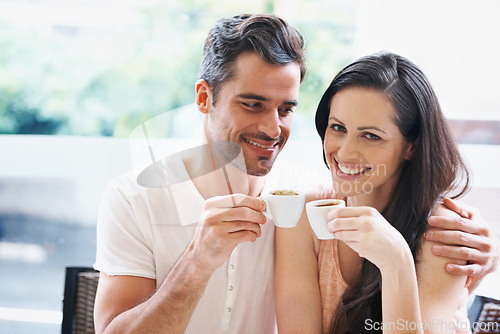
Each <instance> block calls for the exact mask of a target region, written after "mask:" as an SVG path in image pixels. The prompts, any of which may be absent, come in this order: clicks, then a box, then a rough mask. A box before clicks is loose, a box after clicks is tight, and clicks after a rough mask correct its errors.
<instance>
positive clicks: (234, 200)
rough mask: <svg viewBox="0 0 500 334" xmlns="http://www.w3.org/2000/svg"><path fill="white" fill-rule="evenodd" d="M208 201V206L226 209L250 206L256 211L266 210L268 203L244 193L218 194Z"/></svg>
mask: <svg viewBox="0 0 500 334" xmlns="http://www.w3.org/2000/svg"><path fill="white" fill-rule="evenodd" d="M206 203H208V204H207V205H208V206H212V207H218V208H226V209H230V208H238V207H248V208H250V209H252V210H256V211H264V210H265V209H266V204H265V203H264V202H263V201H262V200H260V199H258V198H255V197H251V196H247V195H244V194H232V195H227V196H216V197H212V198H210V199H208V200H207V201H206Z"/></svg>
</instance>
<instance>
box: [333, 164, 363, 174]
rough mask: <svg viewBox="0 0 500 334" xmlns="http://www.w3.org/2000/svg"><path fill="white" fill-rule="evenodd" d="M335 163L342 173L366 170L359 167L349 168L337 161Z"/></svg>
mask: <svg viewBox="0 0 500 334" xmlns="http://www.w3.org/2000/svg"><path fill="white" fill-rule="evenodd" d="M337 165H338V166H339V169H340V171H341V172H342V173H344V174H348V175H356V174H360V173H362V172H364V171H365V170H367V168H359V167H355V168H351V167H347V166H345V165H341V164H340V163H338V164H337Z"/></svg>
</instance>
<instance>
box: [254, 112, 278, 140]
mask: <svg viewBox="0 0 500 334" xmlns="http://www.w3.org/2000/svg"><path fill="white" fill-rule="evenodd" d="M280 122H281V121H280V117H279V113H278V110H277V109H276V110H272V111H269V112H267V113H265V114H263V115H262V119H260V120H259V125H258V130H259V131H260V132H263V133H265V134H266V135H268V136H269V137H271V138H278V137H279V136H280V134H281V128H280Z"/></svg>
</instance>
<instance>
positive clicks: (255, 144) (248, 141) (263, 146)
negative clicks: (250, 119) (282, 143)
mask: <svg viewBox="0 0 500 334" xmlns="http://www.w3.org/2000/svg"><path fill="white" fill-rule="evenodd" d="M243 140H245V141H246V142H247V143H249V144H252V145H254V146H257V147H260V148H267V149H269V148H273V147H274V145H275V144H272V145H269V146H266V145H262V144H259V143H256V142H254V141H251V140H250V139H246V138H243Z"/></svg>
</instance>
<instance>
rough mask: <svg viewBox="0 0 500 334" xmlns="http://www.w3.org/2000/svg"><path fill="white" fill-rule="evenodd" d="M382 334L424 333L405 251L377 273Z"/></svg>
mask: <svg viewBox="0 0 500 334" xmlns="http://www.w3.org/2000/svg"><path fill="white" fill-rule="evenodd" d="M381 275H382V324H380V326H383V327H379V328H383V329H384V331H383V332H384V333H424V330H423V326H422V325H423V324H422V317H421V313H420V303H419V298H418V284H417V275H416V271H415V265H414V261H413V256H412V255H411V252H410V250H409V249H407V250H402V251H401V253H400V254H397V256H396V257H395V261H394V262H393V264H391V266H389V267H387V268H383V269H381Z"/></svg>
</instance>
